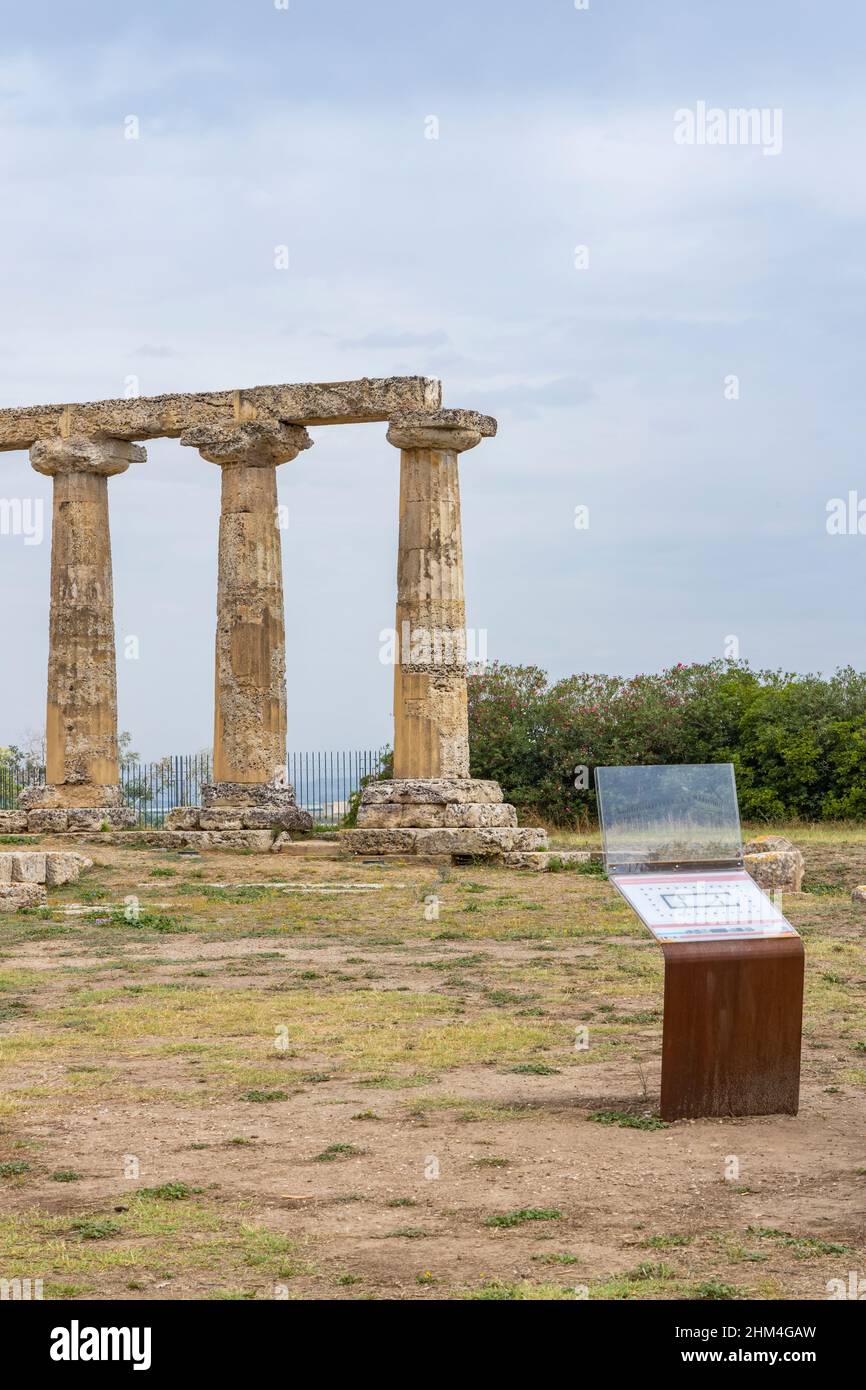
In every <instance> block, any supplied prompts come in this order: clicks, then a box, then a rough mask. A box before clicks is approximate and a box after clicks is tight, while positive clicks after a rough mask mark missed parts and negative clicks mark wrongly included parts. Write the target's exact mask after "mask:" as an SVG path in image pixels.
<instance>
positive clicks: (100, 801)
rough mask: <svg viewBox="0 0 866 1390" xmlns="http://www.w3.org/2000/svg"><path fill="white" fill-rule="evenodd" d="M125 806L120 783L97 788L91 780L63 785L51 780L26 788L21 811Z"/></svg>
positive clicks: (20, 796)
mask: <svg viewBox="0 0 866 1390" xmlns="http://www.w3.org/2000/svg"><path fill="white" fill-rule="evenodd" d="M123 805H124V802H123V788H122V787H121V785H120V783H119V782H118V783H117V785H116V786H100V787H93V786H91V785H90V783H87V782H83V783H81V784H79V783H75V782H70V783H66V784H64V785H62V786H56V785H54V784H53V783H47V784H45V785H43V786H41V787H26V788H25V790H24V791H22V792H20V793H19V795H18V808H19V810H21V811H42V810H45V811H51V810H65V809H67V808H70V807H73V808H78V809H81V810H92V809H93V808H94V807H100V808H102V807H104V808H105V809H106V810H110V809H111V810H120V809H123Z"/></svg>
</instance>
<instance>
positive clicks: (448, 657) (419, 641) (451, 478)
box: [388, 410, 496, 778]
mask: <svg viewBox="0 0 866 1390" xmlns="http://www.w3.org/2000/svg"><path fill="white" fill-rule="evenodd" d="M495 433H496V421H495V420H492V419H491V418H490V416H488V415H478V414H476V413H475V412H474V411H469V410H440V411H438V412H437V413H436V414H422V413H420V412H418V413H413V414H406V415H401V416H398V417H397V418H396V419H394V420H392V422H391V425H390V428H389V430H388V440H389V442H390V443H391V444H393V445H395V447H396V448H398V449H399V450H400V534H399V541H398V551H397V649H398V650H397V662H396V666H395V670H394V777H395V778H409V777H412V778H430V777H468V776H469V728H468V722H467V708H466V606H465V601H464V593H463V539H462V533H461V527H460V481H459V477H458V458H459V455H460V454H461V453H463V452H465V451H466V450H467V449H474V448H475V446H476V444H478V443H480V441H481V439H482V438H483V437H484V436H485V435H493V434H495Z"/></svg>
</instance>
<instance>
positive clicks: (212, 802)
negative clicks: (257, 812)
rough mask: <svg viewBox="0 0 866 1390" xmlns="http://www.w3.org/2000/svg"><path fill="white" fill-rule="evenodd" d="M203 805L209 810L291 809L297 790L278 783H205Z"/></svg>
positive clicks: (202, 791) (202, 794) (288, 785)
mask: <svg viewBox="0 0 866 1390" xmlns="http://www.w3.org/2000/svg"><path fill="white" fill-rule="evenodd" d="M201 804H202V806H203V807H205V808H206V809H208V810H215V811H216V810H221V811H231V810H235V809H237V808H241V809H242V810H246V809H252V807H254V806H268V807H276V806H279V807H289V806H294V805H295V804H296V803H295V789H294V787H293V786H291V785H290V784H288V783H287V784H285V785H282V786H280V785H278V784H277V783H276V782H273V781H271V782H205V783H204V785H203V786H202V789H201Z"/></svg>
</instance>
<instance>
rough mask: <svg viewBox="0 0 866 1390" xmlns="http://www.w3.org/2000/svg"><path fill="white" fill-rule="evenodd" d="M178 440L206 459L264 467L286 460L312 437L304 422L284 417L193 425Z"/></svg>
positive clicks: (295, 454)
mask: <svg viewBox="0 0 866 1390" xmlns="http://www.w3.org/2000/svg"><path fill="white" fill-rule="evenodd" d="M180 442H181V444H183V445H185V446H186V447H187V448H190V449H198V451H199V453H200V454H201V456H202V458H204V459H207V461H208V463H217V464H219V465H220V466H221V467H227V466H229V465H231V464H245V465H246V466H247V467H248V468H249V467H252V468H256V467H259V468H264V467H267V466H269V465H270V464H277V463H289V462H290V461H291V460H292V459H293V458H297V456H298V454H299V453H300V452H301V450H302V449H310V448H312V444H313V441H312V439H311V438H310V436H309V435H308V434H307V431H306V430H305V429H304V427H303V425H289V424H286V423H285V422H284V421H283V420H270V421H269V420H262V421H259V420H251V421H248V422H247V423H246V424H243V425H194V426H193V427H192V429H189V430H186V432H185V433H184V434H182V435H181V437H180Z"/></svg>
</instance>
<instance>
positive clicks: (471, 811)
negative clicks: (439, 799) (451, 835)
mask: <svg viewBox="0 0 866 1390" xmlns="http://www.w3.org/2000/svg"><path fill="white" fill-rule="evenodd" d="M516 824H517V809H516V807H514V806H510V805H508V803H507V802H504V801H502V802H499V803H498V804H493V805H488V804H485V803H483V802H471V801H470V802H459V801H458V802H452V804H451V805H450V806H446V807H445V825H446V827H448V828H456V827H460V826H463V827H467V828H471V829H477V828H479V827H484V826H513V825H516Z"/></svg>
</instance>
